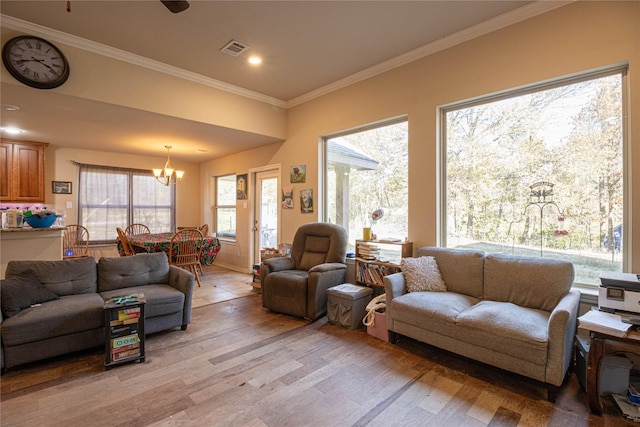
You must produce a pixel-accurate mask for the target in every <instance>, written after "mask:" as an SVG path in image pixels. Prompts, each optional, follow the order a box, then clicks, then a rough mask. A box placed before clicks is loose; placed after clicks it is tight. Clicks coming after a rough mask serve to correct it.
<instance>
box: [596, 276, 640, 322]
mask: <svg viewBox="0 0 640 427" xmlns="http://www.w3.org/2000/svg"><path fill="white" fill-rule="evenodd" d="M598 306H599V307H600V310H601V311H608V312H610V313H617V314H621V315H623V317H628V315H634V316H632V317H634V319H633V320H634V321H633V322H632V323H636V321H635V320H638V321H640V274H633V273H617V272H613V271H603V272H601V273H600V288H599V291H598ZM619 312H622V313H619ZM624 312H626V313H627V316H625V313H624Z"/></svg>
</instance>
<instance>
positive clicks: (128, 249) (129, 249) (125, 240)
mask: <svg viewBox="0 0 640 427" xmlns="http://www.w3.org/2000/svg"><path fill="white" fill-rule="evenodd" d="M116 231H117V232H118V238H119V239H120V244H121V245H122V250H123V251H124V255H125V256H131V255H135V254H136V251H135V250H134V249H133V246H132V245H131V242H130V241H129V237H127V233H125V232H124V230H123V229H122V228H120V227H117V228H116Z"/></svg>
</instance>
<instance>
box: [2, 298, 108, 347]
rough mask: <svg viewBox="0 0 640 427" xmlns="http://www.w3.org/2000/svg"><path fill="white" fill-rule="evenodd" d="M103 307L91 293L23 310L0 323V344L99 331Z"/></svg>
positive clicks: (101, 325) (5, 344)
mask: <svg viewBox="0 0 640 427" xmlns="http://www.w3.org/2000/svg"><path fill="white" fill-rule="evenodd" d="M103 306H104V300H103V299H102V297H100V295H99V294H95V293H94V294H77V295H67V296H63V297H60V299H57V300H54V301H49V302H46V303H43V304H41V305H38V306H34V307H29V308H26V309H24V310H22V311H21V312H20V313H18V314H16V315H15V316H13V317H11V318H9V319H5V320H4V321H3V322H2V324H1V325H2V345H4V346H7V347H10V346H15V345H19V344H24V343H29V342H34V341H42V340H47V339H50V338H52V337H59V336H65V335H70V334H73V333H77V332H82V331H89V330H92V329H102V328H104V313H103V309H102V307H103Z"/></svg>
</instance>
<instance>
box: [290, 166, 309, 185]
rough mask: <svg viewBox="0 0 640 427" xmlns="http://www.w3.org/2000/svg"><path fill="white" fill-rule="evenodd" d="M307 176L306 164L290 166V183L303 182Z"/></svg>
mask: <svg viewBox="0 0 640 427" xmlns="http://www.w3.org/2000/svg"><path fill="white" fill-rule="evenodd" d="M306 178H307V165H295V166H291V183H292V184H303V183H304V182H306Z"/></svg>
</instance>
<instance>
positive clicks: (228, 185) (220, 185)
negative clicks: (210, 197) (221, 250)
mask: <svg viewBox="0 0 640 427" xmlns="http://www.w3.org/2000/svg"><path fill="white" fill-rule="evenodd" d="M216 233H217V235H218V236H220V237H229V238H235V237H236V176H235V175H225V176H219V177H216Z"/></svg>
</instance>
